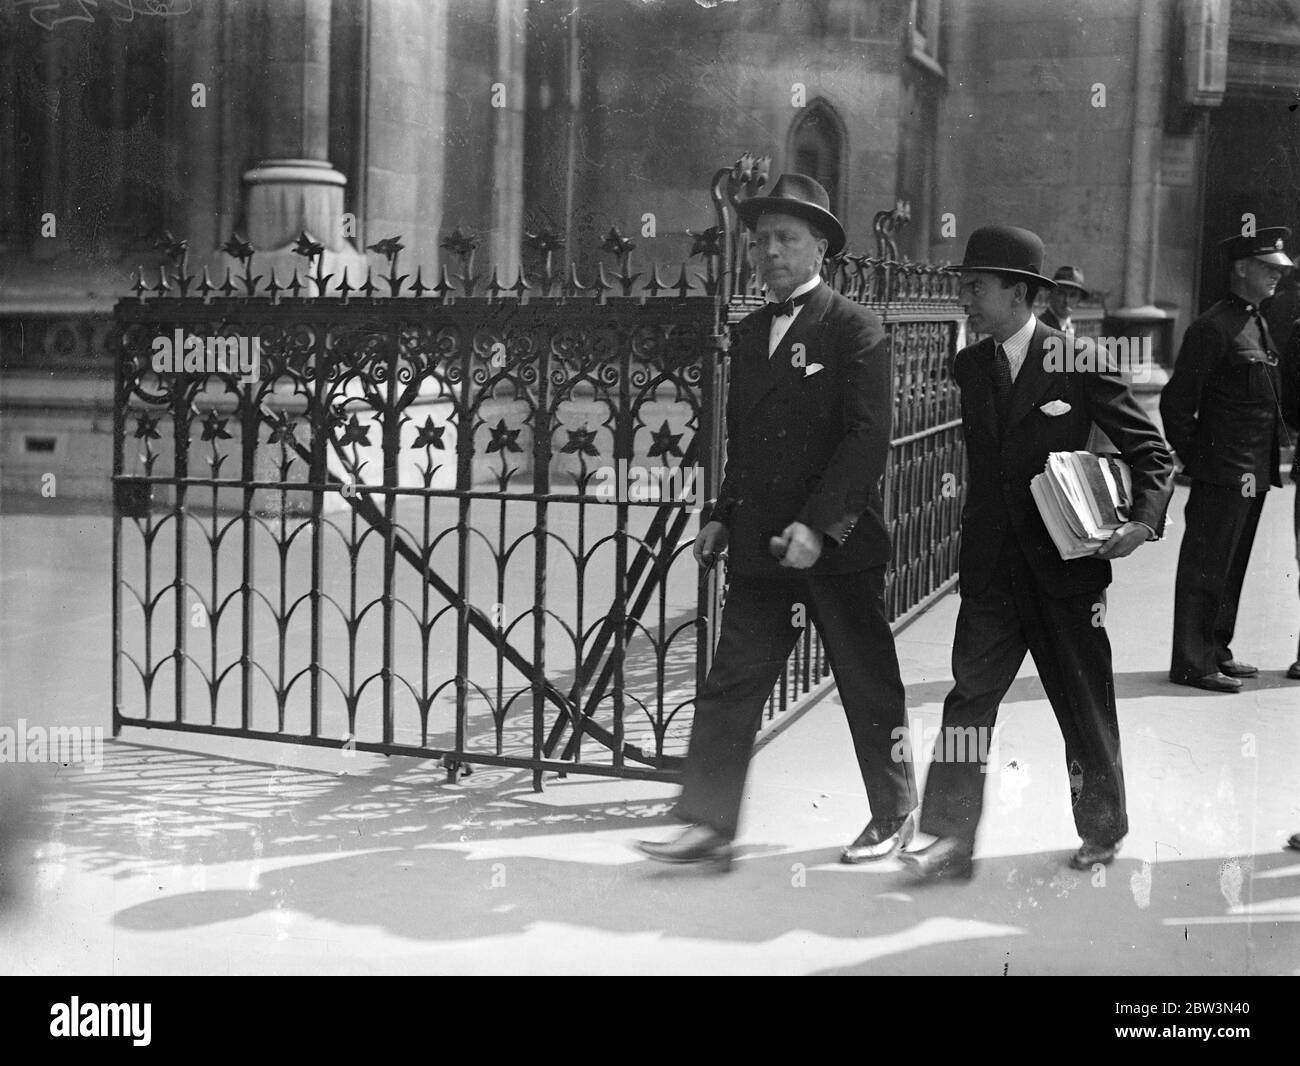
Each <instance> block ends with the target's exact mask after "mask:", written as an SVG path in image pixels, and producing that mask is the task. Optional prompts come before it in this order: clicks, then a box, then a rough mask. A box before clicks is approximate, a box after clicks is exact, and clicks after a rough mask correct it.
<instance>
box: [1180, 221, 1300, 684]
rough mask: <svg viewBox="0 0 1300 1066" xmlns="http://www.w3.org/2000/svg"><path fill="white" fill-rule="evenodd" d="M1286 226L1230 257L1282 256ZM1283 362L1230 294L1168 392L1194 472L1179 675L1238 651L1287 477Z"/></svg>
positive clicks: (1194, 338)
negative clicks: (1262, 549)
mask: <svg viewBox="0 0 1300 1066" xmlns="http://www.w3.org/2000/svg"><path fill="white" fill-rule="evenodd" d="M1285 232H1286V231H1283V230H1280V229H1269V230H1260V231H1259V232H1258V234H1257V235H1256V236H1255V237H1253V238H1246V237H1239V238H1233V239H1230V240H1229V241H1225V242H1224V246H1225V248H1226V250H1227V254H1228V256H1229V259H1230V260H1237V259H1243V258H1247V257H1249V256H1256V255H1265V254H1279V255H1280V253H1281V252H1282V248H1283V238H1282V236H1278V235H1277V234H1284V233H1285ZM1282 258H1283V259H1285V256H1282ZM1286 261H1287V262H1289V260H1286ZM1278 361H1279V360H1278V353H1277V350H1276V348H1275V346H1274V345H1273V342H1272V338H1271V336H1270V334H1269V330H1268V327H1267V325H1266V324H1265V322H1264V319H1263V317H1262V315H1261V314H1260V311H1259V308H1258V307H1256V306H1255V305H1253V304H1250V303H1247V302H1246V301H1245V300H1243V299H1242V298H1241V297H1239V296H1236V295H1234V294H1231V293H1230V294H1229V295H1227V296H1225V297H1224V298H1223V299H1222V300H1220V301H1219V302H1218V303H1216V304H1214V306H1213V307H1211V308H1210V309H1209V310H1208V311H1206V312H1205V314H1203V315H1201V317H1200V318H1198V319H1196V321H1194V322H1193V323H1192V324H1191V325H1190V326H1189V327H1188V328H1187V333H1186V334H1185V335H1184V337H1183V343H1182V347H1181V349H1180V350H1179V353H1178V359H1177V362H1175V364H1174V372H1173V376H1172V377H1171V378H1170V380H1169V384H1167V385H1166V386H1165V388H1164V391H1163V392H1162V393H1161V396H1160V414H1161V417H1162V418H1163V420H1164V427H1165V436H1166V437H1167V438H1168V440H1169V443H1170V444H1171V445H1172V446H1173V448H1174V450H1175V451H1176V452H1177V453H1178V456H1179V458H1180V459H1181V460H1182V462H1183V467H1184V472H1185V473H1186V474H1187V475H1188V476H1189V477H1190V478H1191V479H1192V488H1191V494H1190V495H1189V497H1188V500H1187V509H1186V511H1185V522H1186V530H1185V532H1184V534H1183V543H1182V550H1181V552H1180V554H1179V557H1178V576H1177V579H1176V586H1175V593H1174V640H1173V657H1172V662H1171V665H1170V669H1169V676H1170V679H1171V680H1173V681H1177V682H1182V683H1195V682H1196V681H1197V680H1198V679H1200V678H1204V677H1207V676H1208V675H1213V674H1215V673H1218V672H1219V671H1220V668H1221V666H1222V664H1224V663H1228V662H1231V661H1232V659H1233V655H1232V651H1231V648H1230V647H1229V645H1230V643H1231V641H1232V636H1233V632H1234V630H1235V628H1236V622H1237V604H1238V600H1239V599H1240V596H1241V585H1242V581H1243V579H1244V578H1245V575H1246V564H1247V562H1248V561H1249V559H1250V550H1251V546H1252V545H1253V544H1254V540H1255V530H1256V528H1257V527H1258V525H1259V516H1260V513H1261V511H1262V510H1263V507H1264V498H1265V496H1266V494H1267V492H1268V488H1269V486H1270V485H1275V486H1279V487H1280V486H1281V484H1282V478H1281V475H1280V470H1279V462H1278V460H1279V452H1280V449H1281V447H1282V445H1283V444H1284V443H1286V442H1287V441H1288V439H1289V436H1288V433H1287V430H1286V427H1285V425H1284V423H1283V417H1282V401H1281V391H1282V380H1281V374H1280V373H1279V369H1278Z"/></svg>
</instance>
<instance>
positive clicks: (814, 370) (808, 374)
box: [803, 363, 826, 378]
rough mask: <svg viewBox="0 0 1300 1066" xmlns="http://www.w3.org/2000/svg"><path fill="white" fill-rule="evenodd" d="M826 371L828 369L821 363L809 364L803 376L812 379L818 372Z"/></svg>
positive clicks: (804, 369)
mask: <svg viewBox="0 0 1300 1066" xmlns="http://www.w3.org/2000/svg"><path fill="white" fill-rule="evenodd" d="M825 369H826V368H825V367H824V366H822V364H821V363H809V364H808V365H807V366H806V367H804V368H803V376H804V377H806V378H810V377H812V376H813V375H814V374H815V373H817V371H819V370H825Z"/></svg>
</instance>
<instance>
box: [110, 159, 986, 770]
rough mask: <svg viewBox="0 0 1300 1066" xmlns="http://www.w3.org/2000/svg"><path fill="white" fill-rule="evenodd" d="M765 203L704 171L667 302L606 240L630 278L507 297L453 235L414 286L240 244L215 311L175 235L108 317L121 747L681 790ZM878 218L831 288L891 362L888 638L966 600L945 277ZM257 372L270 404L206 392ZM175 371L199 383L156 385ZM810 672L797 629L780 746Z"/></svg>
mask: <svg viewBox="0 0 1300 1066" xmlns="http://www.w3.org/2000/svg"><path fill="white" fill-rule="evenodd" d="M763 180H765V176H764V174H763V173H762V172H761V161H759V162H758V163H756V162H755V161H753V160H749V161H748V162H746V161H744V160H742V162H741V163H740V164H738V165H737V167H735V168H728V169H727V170H725V171H721V172H719V177H718V180H716V181H715V184H714V195H715V205H716V206H717V215H718V218H717V225H715V226H713V227H710V228H709V229H706V230H704V231H703V232H701V233H700V234H698V235H696V240H695V248H694V250H693V253H692V258H693V259H698V262H688V263H686V264H681V265H680V266H679V267H678V268H677V269H675V270H674V271H670V272H668V273H667V277H665V273H664V272H663V271H662V270H661V268H659V267H657V266H656V267H651V268H650V269H649V270H648V272H643V271H638V270H637V269H636V268H635V265H634V262H633V245H632V242H630V241H627V240H626V239H625V238H623V237H622V236H621V235H620V234H618V233H617V231H615V230H611V232H610V234H609V235H608V236H607V237H606V239H605V244H604V246H603V247H604V249H605V251H607V252H608V253H609V254H610V255H611V256H613V257H614V258H615V259H616V260H617V263H618V266H617V268H616V269H614V270H613V271H612V273H611V272H607V271H606V270H605V269H604V268H603V267H602V268H601V269H600V270H599V271H598V272H597V275H596V277H594V278H593V279H591V280H590V281H589V282H583V281H582V280H581V279H580V278H579V277H578V275H577V274H576V272H574V271H572V270H570V272H569V273H568V274H567V275H561V274H559V273H557V272H554V271H553V270H552V268H551V254H550V253H551V252H553V251H554V249H555V248H556V247H557V246H558V243H557V242H558V237H557V236H556V235H553V234H552V235H547V234H538V235H531V237H532V240H533V241H534V248H535V249H536V250H537V251H538V252H539V253H540V254H541V255H542V256H543V257H544V258H543V266H542V269H541V271H540V272H539V275H538V276H536V277H534V278H527V277H525V276H524V275H523V274H522V273H521V274H519V275H517V276H516V278H515V279H513V282H512V283H507V281H506V279H501V278H499V277H498V276H497V275H496V273H495V272H493V273H491V275H490V277H487V279H486V280H485V278H484V275H481V274H477V273H476V272H475V270H474V263H473V259H474V251H475V249H474V243H475V242H474V240H473V238H472V236H471V235H468V234H464V233H461V232H459V231H457V232H456V233H453V234H452V235H451V236H450V237H449V238H448V239H447V241H445V242H444V249H445V250H447V251H448V252H450V253H451V254H452V255H453V256H454V257H456V258H457V259H458V260H459V270H458V272H453V271H452V269H451V268H450V266H449V265H444V266H443V267H442V268H441V270H440V271H438V272H437V273H436V274H434V275H432V276H431V277H432V283H430V279H429V278H426V276H425V274H424V272H423V271H422V270H420V269H417V270H416V271H415V272H414V275H413V276H412V275H411V274H410V273H402V272H400V269H399V263H400V255H401V252H402V250H403V249H402V248H401V242H400V239H399V238H390V239H389V240H387V241H382V242H379V244H377V245H374V246H372V250H373V251H375V252H376V253H378V254H380V255H383V256H385V258H386V260H387V273H386V274H384V273H381V274H379V275H378V276H376V275H375V274H374V272H370V273H368V274H367V276H366V277H365V278H349V277H348V275H347V274H346V272H345V273H343V274H342V276H340V277H332V276H330V275H327V274H326V273H325V266H324V262H325V259H324V256H323V255H322V249H321V247H320V245H319V244H317V243H315V242H314V241H312V240H311V238H310V236H309V235H306V234H304V235H303V237H302V239H301V240H300V242H299V247H298V249H297V250H298V251H299V253H300V254H301V255H302V257H303V259H304V265H303V270H302V271H301V272H299V271H297V270H295V271H293V272H292V274H291V276H290V277H289V278H287V279H284V278H280V277H277V276H276V273H275V271H271V272H270V274H269V276H262V275H260V274H259V273H258V272H257V269H256V263H255V259H254V256H255V254H256V253H255V251H254V250H253V249H252V248H251V247H250V246H248V245H247V244H246V243H245V242H243V241H242V240H239V239H238V238H232V240H231V241H229V242H228V243H227V245H226V248H225V251H226V253H227V255H228V256H229V257H230V259H231V261H232V265H231V267H230V269H228V270H226V271H225V272H224V277H223V278H222V279H221V281H220V283H214V281H213V280H212V278H211V276H210V272H209V271H208V270H204V271H203V272H202V273H201V275H199V276H195V275H193V274H191V273H190V272H189V271H188V249H187V248H186V246H185V245H184V242H179V241H175V240H170V239H169V240H168V242H167V253H168V256H169V258H170V260H171V267H170V268H162V269H161V270H160V271H159V276H158V279H157V281H156V282H155V283H153V284H150V283H149V280H146V278H145V276H144V272H143V271H141V273H140V275H139V276H138V278H137V280H136V285H135V296H134V298H131V299H127V300H124V301H122V302H121V303H120V304H119V306H118V308H117V317H118V321H119V323H120V325H121V327H122V358H121V360H120V363H119V368H118V378H117V395H116V400H117V402H116V412H117V418H116V425H115V456H114V493H115V504H116V517H115V521H114V573H113V614H114V648H113V693H114V719H113V721H114V728H115V730H117V729H120V728H121V727H123V726H126V725H131V726H144V727H150V728H166V729H179V730H191V731H198V732H207V733H219V734H226V735H238V736H247V737H255V738H262V739H275V740H288V741H294V742H298V743H305V744H317V745H328V746H345V747H355V748H357V749H362V750H369V751H379V752H386V753H391V754H412V755H420V756H425V757H430V756H433V757H440V758H442V759H443V760H444V762H445V765H446V766H447V768H448V770H449V772H450V773H452V774H453V775H454V774H456V773H457V772H459V771H461V770H462V769H464V768H465V767H467V766H468V765H470V764H474V763H486V764H497V765H507V766H517V767H526V768H530V769H531V770H532V771H533V775H534V783H535V785H537V786H538V787H540V781H541V775H542V773H543V772H545V771H558V772H583V773H598V774H616V775H620V776H629V777H652V778H658V777H663V776H665V775H667V774H670V773H671V772H672V770H673V768H674V765H675V759H676V757H677V756H680V755H681V754H682V753H683V752H684V746H685V738H686V736H687V734H688V731H689V719H690V708H691V706H692V700H693V697H694V692H695V688H696V686H697V685H698V683H699V682H700V681H701V680H702V679H703V676H704V674H705V672H707V669H708V665H709V661H710V658H711V655H712V649H713V645H714V640H715V637H716V632H715V630H716V624H717V619H718V613H719V597H720V594H721V587H720V583H721V580H722V579H723V575H722V574H721V573H719V572H717V571H715V572H712V573H709V574H705V575H701V574H700V573H699V571H698V569H697V567H696V566H695V564H694V562H693V560H692V559H691V556H690V543H691V540H692V538H693V535H694V526H695V524H694V523H693V522H692V521H691V520H692V518H693V516H694V514H695V513H696V512H697V511H698V508H699V506H700V505H701V504H702V503H703V502H704V501H705V500H707V499H710V498H712V497H713V495H715V494H716V490H717V486H718V479H719V474H720V470H721V463H722V451H723V448H724V441H723V439H722V426H723V425H724V419H723V417H722V407H723V403H724V399H725V393H726V358H725V349H726V338H727V335H728V326H729V324H730V323H732V322H734V321H736V320H737V319H738V318H740V317H743V314H744V313H745V311H746V309H747V308H748V307H749V306H751V305H752V304H753V303H754V302H755V301H756V290H755V287H754V286H755V282H754V278H753V275H752V271H751V270H749V268H748V265H747V262H746V257H745V252H744V242H743V240H742V239H741V234H740V233H739V229H738V227H737V225H736V220H735V213H734V206H735V202H736V200H737V199H738V198H739V197H741V196H743V195H752V194H753V192H755V191H757V189H758V188H760V187H761V185H762V183H763ZM893 217H894V215H893V213H891V214H890V215H889V216H887V217H886V219H885V220H884V221H882V218H881V217H878V219H877V223H878V224H877V234H878V236H880V237H881V238H882V240H881V246H880V248H879V249H878V252H879V253H880V254H878V255H877V256H874V257H862V256H856V255H844V256H841V257H839V258H838V259H837V260H836V261H834V262H833V263H830V264H828V267H827V272H826V273H827V278H828V280H829V281H830V283H831V284H833V285H834V286H835V287H836V288H837V289H838V290H839V291H840V292H842V293H844V294H845V295H847V296H849V297H850V298H852V299H855V300H859V301H861V302H863V303H867V304H870V305H872V306H873V307H875V308H876V309H877V310H878V311H879V313H881V315H882V317H883V318H884V321H885V325H886V329H887V331H888V332H889V334H890V336H891V339H892V342H893V345H894V348H893V350H894V357H895V365H896V367H897V374H896V381H895V390H896V391H895V409H896V430H895V436H896V437H897V440H896V441H895V449H894V455H893V457H892V458H891V463H890V467H889V473H888V474H887V484H886V486H885V499H886V508H887V512H888V513H887V517H888V518H889V520H890V522H891V524H892V526H893V529H894V541H895V552H896V559H895V564H894V566H893V568H892V569H891V572H890V575H889V578H888V583H887V597H888V603H889V608H890V612H891V615H892V616H893V617H895V618H897V619H903V618H905V617H907V616H908V612H909V611H914V610H915V609H916V608H917V607H918V606H919V605H923V604H924V602H926V600H927V598H928V597H931V596H933V595H934V594H936V593H937V592H939V591H941V590H942V589H943V588H945V587H946V585H947V584H948V583H949V582H950V580H951V577H952V574H953V572H954V570H955V558H956V557H955V550H956V535H957V522H958V516H959V515H960V505H961V493H962V491H963V486H964V471H963V469H962V455H961V449H960V443H959V441H958V439H957V433H956V426H957V424H958V423H957V422H956V398H955V388H954V386H953V385H952V383H951V382H950V380H949V379H948V376H947V374H948V370H947V367H948V361H949V357H950V356H951V353H952V351H953V350H954V349H955V345H956V343H957V340H958V337H959V333H960V329H961V326H960V319H961V316H960V313H959V312H958V310H957V309H956V306H955V302H954V296H955V293H954V288H953V285H954V283H953V281H952V278H951V276H950V275H948V274H945V273H943V272H942V270H941V269H940V268H937V267H931V266H918V265H913V264H907V263H904V262H900V261H898V259H897V257H896V254H891V253H892V249H891V248H890V247H889V246H888V232H889V230H890V227H891V225H892V224H894V223H891V222H890V221H888V219H890V218H893ZM190 338H194V340H193V341H191V340H190ZM210 341H211V342H212V343H211V345H210V344H209V342H210ZM254 342H256V344H255V345H254ZM241 343H242V344H243V345H244V349H243V350H245V351H251V350H253V349H254V348H255V349H256V350H257V352H258V356H259V360H258V366H257V373H256V374H240V373H237V372H234V371H231V370H228V369H216V370H215V371H214V370H213V368H211V367H208V366H202V365H200V363H199V362H198V358H199V356H198V352H202V354H203V357H204V358H207V357H208V353H209V350H210V349H211V350H212V351H216V350H218V349H219V348H222V347H223V346H227V345H228V346H230V350H232V351H233V350H236V349H238V346H239V345H240V344H241ZM187 344H188V345H189V346H190V348H189V350H190V352H191V354H192V355H193V358H194V360H195V361H194V362H193V363H191V364H190V365H189V366H188V367H187V366H186V364H185V363H184V362H183V360H182V362H181V363H180V364H178V365H175V364H173V365H167V366H161V362H159V363H156V362H155V361H156V360H158V361H162V360H163V359H164V357H165V356H166V355H167V354H168V352H169V351H170V350H174V349H177V348H179V349H180V350H181V352H182V355H183V354H184V350H185V346H186V345H187ZM697 469H698V474H696V473H695V471H696V470H697ZM695 478H698V480H694V479H695ZM656 479H657V481H658V484H657V486H656V484H655V480H656ZM656 488H658V490H659V491H658V493H657V495H656V492H655V489H656ZM638 489H640V490H643V491H642V493H641V494H640V495H639V494H638ZM646 496H649V497H650V498H645V497H646ZM828 671H829V667H828V664H827V662H826V660H825V656H824V655H823V654H822V650H821V648H820V643H819V641H818V639H817V637H816V635H815V634H814V633H813V632H811V631H807V632H805V635H804V639H803V640H802V641H801V642H800V644H799V646H798V647H797V648H796V650H795V652H794V654H793V655H792V657H791V660H790V664H789V666H788V667H787V670H786V672H785V677H784V678H783V679H782V681H781V683H780V684H779V685H778V687H777V689H776V691H775V692H774V693H773V697H772V700H771V702H770V704H769V718H776V717H779V716H780V715H781V714H782V713H783V712H785V711H786V710H787V709H789V708H791V707H794V706H796V705H799V704H800V701H801V700H805V699H806V698H807V697H808V695H809V694H810V693H815V692H816V691H818V688H819V686H820V685H821V684H822V683H823V682H824V680H825V678H826V676H827V674H828Z"/></svg>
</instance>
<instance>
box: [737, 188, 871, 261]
mask: <svg viewBox="0 0 1300 1066" xmlns="http://www.w3.org/2000/svg"><path fill="white" fill-rule="evenodd" d="M768 212H773V213H776V214H781V215H793V216H794V217H795V218H802V219H803V220H804V221H805V222H808V223H810V224H811V225H814V226H816V227H817V228H818V229H819V230H821V231H822V232H823V233H824V234H826V243H827V246H828V247H827V248H826V254H827V255H838V254H839V253H840V252H842V251H843V250H844V244H845V240H846V238H845V236H844V227H843V226H841V225H840V220H839V219H838V218H836V217H835V216H834V215H832V214H831V213H830V212H829V211H826V210H824V209H823V208H820V207H818V206H817V205H816V204H809V203H804V202H803V201H801V200H790V199H787V198H786V197H784V196H754V197H751V198H750V199H748V200H742V201H741V202H740V203H739V204H738V205H737V206H736V213H737V214H738V215H740V221H742V222H743V223H744V224H745V225H746V226H748V227H749V228H750V229H753V228H754V227H755V226H756V225H758V217H759V215H762V214H765V213H768Z"/></svg>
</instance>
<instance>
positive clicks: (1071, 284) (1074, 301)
mask: <svg viewBox="0 0 1300 1066" xmlns="http://www.w3.org/2000/svg"><path fill="white" fill-rule="evenodd" d="M1052 280H1053V281H1054V282H1056V287H1055V288H1053V289H1052V290H1051V291H1050V292H1049V293H1048V294H1047V310H1046V311H1044V312H1043V317H1042V318H1040V319H1039V321H1040V322H1041V323H1043V325H1045V326H1047V327H1048V329H1059V330H1060V331H1061V332H1062V333H1073V332H1074V323H1073V322H1072V321H1071V320H1070V316H1071V315H1072V314H1073V313H1074V309H1075V308H1076V307H1078V306H1079V301H1080V300H1086V299H1087V298H1088V290H1087V289H1085V288H1084V287H1083V271H1082V270H1080V269H1079V268H1078V267H1072V266H1063V267H1058V268H1057V270H1056V273H1055V274H1053V275H1052Z"/></svg>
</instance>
